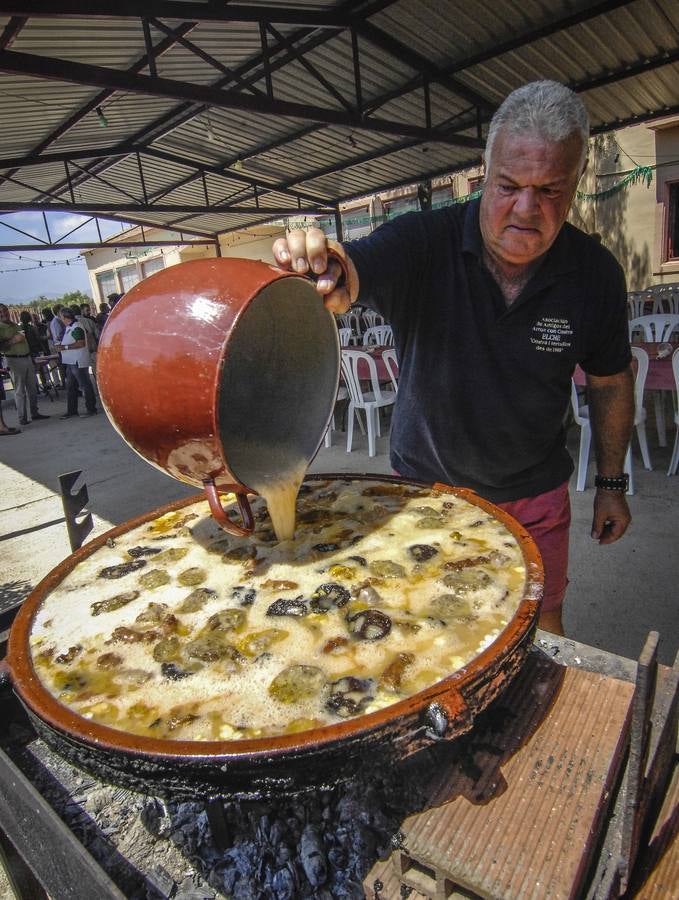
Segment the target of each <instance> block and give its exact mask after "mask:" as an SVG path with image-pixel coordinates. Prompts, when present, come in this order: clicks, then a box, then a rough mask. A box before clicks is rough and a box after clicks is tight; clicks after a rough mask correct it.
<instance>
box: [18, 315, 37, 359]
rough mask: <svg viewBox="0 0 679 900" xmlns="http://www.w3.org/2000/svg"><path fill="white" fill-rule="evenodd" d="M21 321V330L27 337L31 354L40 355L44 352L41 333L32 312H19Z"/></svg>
mask: <svg viewBox="0 0 679 900" xmlns="http://www.w3.org/2000/svg"><path fill="white" fill-rule="evenodd" d="M19 321H20V322H21V330H22V331H23V333H24V337H25V338H26V343H27V344H28V349H29V350H30V353H31V356H40V354H41V353H42V344H41V343H40V335H39V334H38V331H37V329H36V327H35V325H34V324H33V318H32V316H31V314H30V313H29V312H27V311H26V310H24V311H23V312H22V313H19Z"/></svg>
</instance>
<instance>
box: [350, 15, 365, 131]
mask: <svg viewBox="0 0 679 900" xmlns="http://www.w3.org/2000/svg"><path fill="white" fill-rule="evenodd" d="M351 55H352V58H353V63H354V90H355V92H356V111H357V112H358V114H359V115H361V114H362V113H363V90H362V88H361V58H360V53H359V48H358V35H357V34H356V29H355V28H352V29H351Z"/></svg>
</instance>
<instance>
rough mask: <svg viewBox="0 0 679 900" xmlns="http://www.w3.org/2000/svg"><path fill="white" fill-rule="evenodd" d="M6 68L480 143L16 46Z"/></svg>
mask: <svg viewBox="0 0 679 900" xmlns="http://www.w3.org/2000/svg"><path fill="white" fill-rule="evenodd" d="M0 71H4V72H10V73H13V74H18V75H32V76H35V77H36V78H44V79H47V80H56V81H65V82H66V83H67V84H81V85H89V86H93V87H104V88H107V89H109V90H114V91H127V92H130V93H139V94H146V95H148V96H155V97H166V98H169V99H172V100H189V101H190V102H192V103H200V104H204V105H208V106H216V107H219V108H220V109H241V110H245V111H246V112H254V113H260V114H263V115H273V116H283V117H286V116H289V117H292V118H295V119H306V120H311V121H316V122H324V123H326V124H328V125H345V126H348V127H360V128H362V129H365V130H367V131H372V132H375V133H377V134H390V135H396V136H403V137H416V138H418V139H420V140H423V141H437V142H440V143H442V144H450V145H452V146H461V147H474V148H478V141H477V140H476V138H470V137H467V136H466V135H463V134H450V133H447V134H444V133H442V132H440V131H437V130H436V129H433V130H431V131H429V130H427V129H425V128H420V127H418V126H416V125H411V124H409V123H407V122H399V121H390V120H385V119H377V118H373V117H370V118H364V117H363V116H362V115H361V114H351V113H348V112H347V111H346V110H337V109H330V108H328V107H322V106H313V105H309V104H305V103H297V102H293V101H289V100H275V99H272V98H271V97H266V98H262V97H251V96H248V95H247V94H244V93H242V92H239V91H235V90H221V89H219V88H215V87H212V86H209V85H200V84H193V83H189V82H186V81H179V80H177V79H170V78H159V77H156V78H153V77H152V76H150V75H141V74H139V73H130V72H121V71H119V70H117V69H112V68H109V67H106V66H95V65H91V64H88V63H79V62H74V61H73V60H63V59H56V58H52V57H47V56H38V55H36V54H31V53H20V52H18V51H16V50H0Z"/></svg>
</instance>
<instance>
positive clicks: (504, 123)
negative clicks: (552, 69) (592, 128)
mask: <svg viewBox="0 0 679 900" xmlns="http://www.w3.org/2000/svg"><path fill="white" fill-rule="evenodd" d="M501 129H504V130H505V132H506V133H507V134H513V135H518V134H526V133H528V134H535V135H538V136H539V137H542V138H544V139H545V140H548V141H552V142H554V143H558V142H560V141H565V140H567V139H568V138H569V137H571V135H577V136H578V137H579V138H580V140H581V142H582V151H581V155H580V167H582V166H584V164H585V160H586V159H587V141H588V139H589V117H588V115H587V110H586V109H585V104H584V103H583V102H582V100H581V99H580V98H579V97H578V95H577V94H575V93H574V92H573V91H572V90H570V88H567V87H566V86H565V85H563V84H559V82H558V81H531V82H530V84H524V85H523V87H520V88H517V89H516V90H515V91H512V93H511V94H509V95H508V96H507V97H506V98H505V100H504V101H503V103H502V104H501V105H500V107H499V108H498V109H497V110H496V112H495V115H494V116H493V118H492V119H491V121H490V126H489V128H488V138H487V140H486V152H485V158H486V172H488V170H489V169H490V159H491V154H492V152H493V144H494V143H495V139H496V138H497V136H498V133H499V132H500V130H501Z"/></svg>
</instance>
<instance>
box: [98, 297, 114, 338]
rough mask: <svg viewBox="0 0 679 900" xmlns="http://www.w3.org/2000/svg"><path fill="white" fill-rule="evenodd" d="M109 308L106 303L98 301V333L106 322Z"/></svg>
mask: <svg viewBox="0 0 679 900" xmlns="http://www.w3.org/2000/svg"><path fill="white" fill-rule="evenodd" d="M110 312H111V310H110V309H109V306H108V303H100V304H99V313H98V314H97V325H98V326H99V333H100V334H101V330H102V328H103V327H104V325H105V324H106V320H107V319H108V317H109V313H110Z"/></svg>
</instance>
